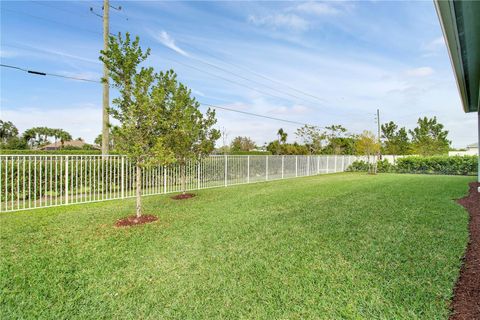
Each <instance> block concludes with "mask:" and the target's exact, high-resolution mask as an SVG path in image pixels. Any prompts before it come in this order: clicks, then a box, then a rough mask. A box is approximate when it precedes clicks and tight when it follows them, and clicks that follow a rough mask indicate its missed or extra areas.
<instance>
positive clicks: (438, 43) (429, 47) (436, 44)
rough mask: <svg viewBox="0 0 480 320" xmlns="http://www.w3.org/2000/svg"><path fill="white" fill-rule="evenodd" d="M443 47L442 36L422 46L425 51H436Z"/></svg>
mask: <svg viewBox="0 0 480 320" xmlns="http://www.w3.org/2000/svg"><path fill="white" fill-rule="evenodd" d="M444 47H445V40H444V39H443V37H442V36H440V37H438V38H435V39H433V40H432V41H430V42H428V43H427V44H425V45H424V46H423V49H424V50H425V51H437V50H439V49H441V48H444Z"/></svg>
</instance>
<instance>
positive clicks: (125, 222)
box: [115, 214, 158, 228]
mask: <svg viewBox="0 0 480 320" xmlns="http://www.w3.org/2000/svg"><path fill="white" fill-rule="evenodd" d="M157 220H158V218H157V217H155V216H153V215H151V214H145V215H142V216H140V218H137V216H129V217H126V218H123V219H120V220H118V221H117V222H116V223H115V227H117V228H119V227H130V226H136V225H139V224H145V223H151V222H154V221H157Z"/></svg>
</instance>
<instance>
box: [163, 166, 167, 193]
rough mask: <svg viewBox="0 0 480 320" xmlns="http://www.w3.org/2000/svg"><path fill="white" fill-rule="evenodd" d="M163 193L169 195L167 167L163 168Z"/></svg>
mask: <svg viewBox="0 0 480 320" xmlns="http://www.w3.org/2000/svg"><path fill="white" fill-rule="evenodd" d="M163 193H167V166H163Z"/></svg>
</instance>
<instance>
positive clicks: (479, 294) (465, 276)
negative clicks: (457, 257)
mask: <svg viewBox="0 0 480 320" xmlns="http://www.w3.org/2000/svg"><path fill="white" fill-rule="evenodd" d="M479 186H480V183H478V182H472V183H470V190H469V194H468V195H467V196H466V197H465V198H462V199H459V200H457V202H458V203H459V204H461V205H462V206H464V207H465V208H466V209H467V210H468V213H469V214H470V221H469V226H468V231H469V233H470V239H469V242H468V246H467V251H466V252H465V256H464V258H463V265H462V268H461V269H460V277H459V278H458V280H457V283H456V285H455V288H454V289H453V300H452V304H451V308H452V314H451V315H450V320H467V319H468V320H470V319H480V192H478V191H477V190H478V189H477V188H478V187H479Z"/></svg>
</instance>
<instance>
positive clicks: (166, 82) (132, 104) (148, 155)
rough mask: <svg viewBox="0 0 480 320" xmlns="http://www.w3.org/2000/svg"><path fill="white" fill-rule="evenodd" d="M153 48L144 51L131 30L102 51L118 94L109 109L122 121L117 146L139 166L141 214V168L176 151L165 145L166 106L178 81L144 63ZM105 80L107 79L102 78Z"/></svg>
mask: <svg viewBox="0 0 480 320" xmlns="http://www.w3.org/2000/svg"><path fill="white" fill-rule="evenodd" d="M149 54H150V49H147V50H146V51H143V50H142V48H141V47H140V39H139V38H138V37H136V38H135V40H133V41H132V40H131V39H130V34H128V33H127V34H126V35H125V37H122V35H121V34H119V35H118V37H114V36H110V37H109V46H108V49H107V50H102V51H101V56H100V60H101V61H103V62H104V63H105V65H106V66H107V68H108V71H109V77H110V79H111V80H112V84H113V86H114V87H115V88H116V89H117V90H118V93H119V96H118V97H116V98H115V99H113V101H112V107H111V108H110V109H109V113H110V114H111V115H112V117H113V118H115V119H116V120H118V121H119V123H120V125H119V126H118V140H119V144H118V149H119V151H120V152H123V153H124V154H126V155H127V156H128V157H129V158H130V159H132V161H133V163H134V164H135V167H136V216H137V217H140V216H141V215H142V203H141V195H142V169H143V168H146V167H149V166H152V165H158V164H167V163H169V162H171V161H173V160H174V159H173V152H172V151H171V150H170V149H169V148H168V147H167V146H166V141H165V136H166V135H167V133H168V129H169V127H171V124H169V123H168V121H167V120H166V118H165V110H166V108H167V105H168V104H171V103H172V101H171V100H172V97H173V95H174V91H175V81H174V79H172V77H171V73H168V72H167V73H163V72H160V73H156V72H154V70H153V68H151V67H148V68H147V67H144V66H141V63H142V62H143V61H145V60H146V59H147V57H148V56H149ZM103 81H106V79H103Z"/></svg>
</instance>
